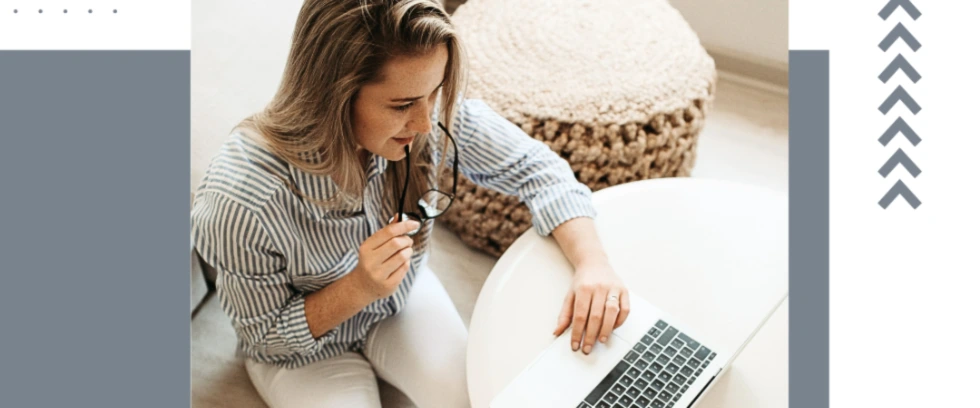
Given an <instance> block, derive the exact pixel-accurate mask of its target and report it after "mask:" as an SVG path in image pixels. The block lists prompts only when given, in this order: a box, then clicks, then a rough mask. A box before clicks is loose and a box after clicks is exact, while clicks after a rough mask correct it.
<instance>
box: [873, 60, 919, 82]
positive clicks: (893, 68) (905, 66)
mask: <svg viewBox="0 0 980 408" xmlns="http://www.w3.org/2000/svg"><path fill="white" fill-rule="evenodd" d="M898 70H902V72H905V76H907V77H909V79H911V80H912V82H919V80H920V79H922V75H919V72H918V71H916V70H915V68H913V67H912V64H909V61H908V60H907V59H905V57H903V56H902V54H898V56H897V57H895V59H893V60H892V62H891V64H888V66H887V67H885V70H884V71H881V75H878V79H880V80H881V82H882V83H885V82H888V80H889V79H892V76H893V75H895V73H896V72H898Z"/></svg>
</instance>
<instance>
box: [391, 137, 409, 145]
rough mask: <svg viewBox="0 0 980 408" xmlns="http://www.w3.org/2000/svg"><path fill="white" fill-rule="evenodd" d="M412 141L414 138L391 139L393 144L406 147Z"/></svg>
mask: <svg viewBox="0 0 980 408" xmlns="http://www.w3.org/2000/svg"><path fill="white" fill-rule="evenodd" d="M414 139H415V136H409V137H402V138H398V137H395V138H392V140H394V141H395V143H398V144H400V145H407V144H409V143H412V140H414Z"/></svg>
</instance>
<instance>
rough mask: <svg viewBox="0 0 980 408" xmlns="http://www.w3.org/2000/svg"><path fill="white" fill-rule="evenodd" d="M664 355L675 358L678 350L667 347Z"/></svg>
mask: <svg viewBox="0 0 980 408" xmlns="http://www.w3.org/2000/svg"><path fill="white" fill-rule="evenodd" d="M664 354H666V355H667V357H673V356H674V355H675V354H677V349H675V348H673V347H667V350H664Z"/></svg>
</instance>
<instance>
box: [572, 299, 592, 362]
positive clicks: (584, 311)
mask: <svg viewBox="0 0 980 408" xmlns="http://www.w3.org/2000/svg"><path fill="white" fill-rule="evenodd" d="M591 302H592V294H591V293H589V292H586V291H584V290H579V291H576V292H575V302H574V303H575V308H574V310H572V351H578V348H579V345H581V344H582V337H583V336H582V335H583V334H585V319H586V318H588V317H589V306H590V305H591Z"/></svg>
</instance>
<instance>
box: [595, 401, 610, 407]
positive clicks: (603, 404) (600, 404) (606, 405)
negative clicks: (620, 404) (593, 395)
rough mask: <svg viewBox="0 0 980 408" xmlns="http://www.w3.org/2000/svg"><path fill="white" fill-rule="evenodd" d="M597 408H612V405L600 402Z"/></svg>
mask: <svg viewBox="0 0 980 408" xmlns="http://www.w3.org/2000/svg"><path fill="white" fill-rule="evenodd" d="M596 408H612V405H609V404H607V403H606V401H599V405H596Z"/></svg>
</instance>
